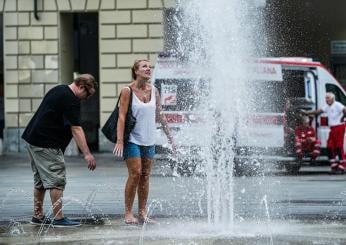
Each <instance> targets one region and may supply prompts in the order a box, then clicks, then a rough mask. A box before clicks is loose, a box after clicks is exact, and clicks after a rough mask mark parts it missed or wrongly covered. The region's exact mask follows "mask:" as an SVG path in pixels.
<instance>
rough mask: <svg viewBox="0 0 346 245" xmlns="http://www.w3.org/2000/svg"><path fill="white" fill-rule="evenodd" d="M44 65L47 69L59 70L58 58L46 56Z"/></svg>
mask: <svg viewBox="0 0 346 245" xmlns="http://www.w3.org/2000/svg"><path fill="white" fill-rule="evenodd" d="M44 64H45V68H46V69H58V56H57V55H46V56H45V62H44Z"/></svg>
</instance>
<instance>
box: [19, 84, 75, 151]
mask: <svg viewBox="0 0 346 245" xmlns="http://www.w3.org/2000/svg"><path fill="white" fill-rule="evenodd" d="M71 126H80V99H79V98H78V97H76V96H75V95H74V93H73V92H72V90H71V89H70V88H69V86H68V85H58V86H56V87H54V88H52V89H51V90H50V91H48V93H47V94H46V96H45V97H44V98H43V100H42V103H41V105H40V106H39V108H38V110H37V111H36V113H35V115H34V116H33V118H32V119H31V120H30V122H29V124H28V126H27V127H26V128H25V130H24V133H23V135H22V138H23V139H24V140H25V141H27V142H28V143H29V144H31V145H34V146H38V147H43V148H55V149H58V148H60V149H62V150H63V151H64V150H65V148H66V147H67V145H68V144H69V142H70V141H71V139H72V132H71Z"/></svg>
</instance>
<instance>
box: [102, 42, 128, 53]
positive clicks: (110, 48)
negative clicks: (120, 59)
mask: <svg viewBox="0 0 346 245" xmlns="http://www.w3.org/2000/svg"><path fill="white" fill-rule="evenodd" d="M100 52H101V53H127V52H131V40H101V41H100Z"/></svg>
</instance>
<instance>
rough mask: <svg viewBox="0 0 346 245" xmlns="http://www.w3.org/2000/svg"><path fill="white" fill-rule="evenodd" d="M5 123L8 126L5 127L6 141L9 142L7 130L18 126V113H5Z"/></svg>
mask: <svg viewBox="0 0 346 245" xmlns="http://www.w3.org/2000/svg"><path fill="white" fill-rule="evenodd" d="M5 125H6V128H5V131H4V134H5V135H4V136H5V137H4V139H5V142H8V141H7V140H6V130H7V129H8V128H11V127H15V128H18V125H19V124H18V113H6V114H5Z"/></svg>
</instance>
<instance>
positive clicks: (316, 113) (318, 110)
mask: <svg viewBox="0 0 346 245" xmlns="http://www.w3.org/2000/svg"><path fill="white" fill-rule="evenodd" d="M301 112H302V113H303V114H304V115H306V116H310V115H319V114H321V113H323V110H322V109H317V110H313V111H306V110H301Z"/></svg>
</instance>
